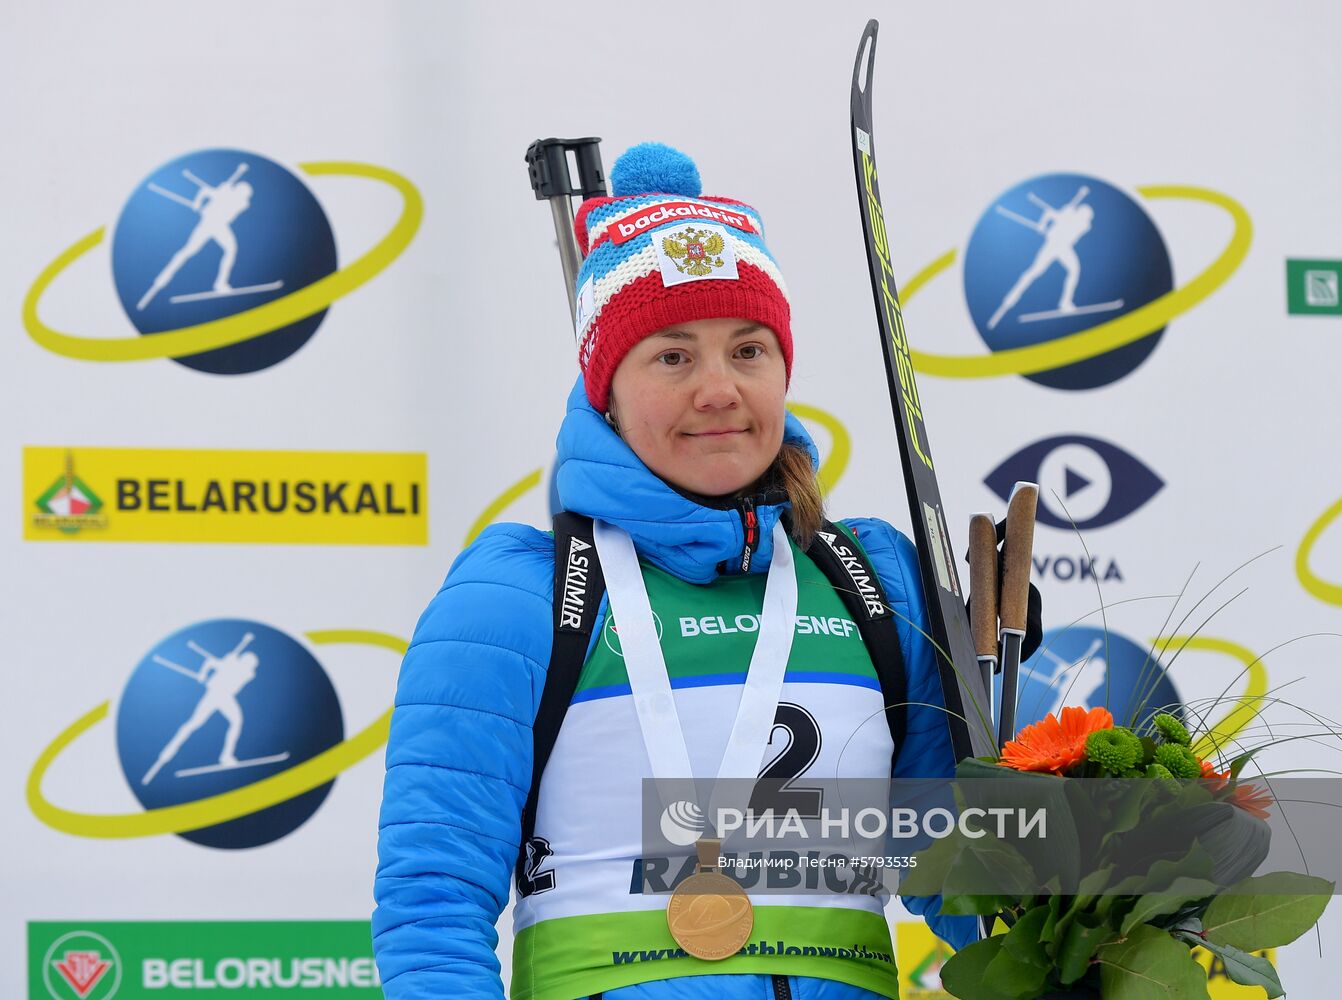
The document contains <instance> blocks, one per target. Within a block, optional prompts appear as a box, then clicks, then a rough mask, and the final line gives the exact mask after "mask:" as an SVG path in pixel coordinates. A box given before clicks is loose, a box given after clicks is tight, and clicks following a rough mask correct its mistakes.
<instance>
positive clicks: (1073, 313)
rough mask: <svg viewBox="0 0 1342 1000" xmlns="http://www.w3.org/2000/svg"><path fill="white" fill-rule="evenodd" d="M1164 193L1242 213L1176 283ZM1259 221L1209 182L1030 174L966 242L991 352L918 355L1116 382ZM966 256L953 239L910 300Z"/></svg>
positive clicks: (975, 302) (967, 372)
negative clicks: (1131, 184)
mask: <svg viewBox="0 0 1342 1000" xmlns="http://www.w3.org/2000/svg"><path fill="white" fill-rule="evenodd" d="M1161 199H1172V200H1179V201H1191V202H1194V203H1201V204H1202V205H1204V206H1213V207H1215V208H1218V209H1220V210H1222V211H1224V212H1226V213H1227V214H1228V215H1229V216H1230V219H1231V222H1232V223H1233V231H1232V233H1231V236H1230V239H1229V241H1228V242H1227V243H1226V245H1225V246H1224V248H1223V249H1222V250H1221V252H1220V253H1219V255H1218V256H1217V257H1216V258H1215V259H1214V260H1212V261H1211V262H1210V263H1208V264H1207V265H1206V266H1205V268H1204V269H1203V270H1202V272H1201V273H1200V274H1198V275H1196V276H1195V277H1194V278H1193V279H1192V280H1190V281H1188V282H1187V283H1186V284H1185V285H1184V286H1183V287H1175V284H1174V269H1173V267H1172V265H1171V263H1170V252H1169V249H1168V247H1167V246H1166V243H1165V240H1164V237H1163V236H1162V235H1161V233H1160V230H1159V229H1158V228H1157V227H1156V223H1155V221H1154V218H1153V217H1152V215H1151V214H1150V212H1149V206H1151V205H1152V204H1153V203H1154V202H1158V201H1159V200H1161ZM1213 224H1215V223H1213ZM1252 230H1253V227H1252V223H1251V222H1250V219H1249V216H1248V213H1247V212H1245V210H1244V208H1243V207H1242V206H1241V205H1239V204H1238V203H1237V202H1236V201H1234V200H1233V199H1231V198H1229V197H1227V196H1226V195H1224V194H1221V193H1219V192H1216V191H1211V190H1208V189H1206V188H1198V187H1191V186H1186V185H1163V184H1162V185H1144V186H1142V187H1138V188H1137V189H1136V190H1135V191H1133V192H1132V193H1128V192H1127V191H1124V190H1122V189H1121V188H1119V187H1118V186H1117V185H1115V184H1112V183H1110V182H1108V181H1106V180H1103V179H1101V178H1099V177H1095V176H1092V175H1087V174H1079V173H1057V174H1044V175H1042V176H1038V177H1032V178H1030V179H1029V180H1026V181H1022V182H1021V183H1019V184H1016V185H1015V186H1013V187H1011V188H1009V189H1008V190H1006V191H1004V192H1003V193H1002V194H1001V195H999V196H998V197H997V198H995V199H993V201H992V203H991V204H990V205H989V206H988V208H987V209H986V210H985V211H984V212H983V214H982V215H981V216H980V218H979V220H978V223H977V224H976V225H975V227H974V230H973V233H972V234H971V235H970V238H969V242H968V244H967V245H966V247H965V250H964V254H963V261H964V271H963V280H964V296H965V304H966V306H967V307H968V310H969V316H970V320H971V321H972V323H973V325H974V328H975V330H977V332H978V335H979V337H980V338H981V339H982V341H983V343H985V344H986V345H987V346H988V348H989V352H990V353H988V354H976V355H967V356H962V357H954V356H946V355H932V354H927V353H924V352H921V351H913V352H912V355H913V363H914V366H915V367H916V368H917V369H918V370H919V371H922V372H927V373H929V374H932V375H941V376H944V377H948V378H990V377H995V376H1000V375H1009V374H1017V375H1023V376H1025V377H1026V378H1028V379H1030V380H1031V381H1033V382H1036V383H1038V384H1040V385H1045V386H1049V387H1050V388H1054V389H1064V390H1084V389H1095V388H1098V387H1100V386H1104V385H1108V384H1110V383H1112V382H1115V381H1117V380H1119V379H1121V378H1123V377H1125V376H1127V375H1129V374H1130V373H1131V372H1132V371H1133V370H1135V369H1136V368H1137V367H1138V366H1139V365H1140V364H1142V363H1143V362H1144V361H1145V360H1146V359H1147V358H1148V357H1149V356H1150V355H1151V353H1152V352H1153V351H1154V350H1155V348H1156V345H1157V344H1158V343H1159V342H1160V339H1161V337H1162V336H1163V334H1164V333H1165V330H1166V328H1167V327H1168V325H1169V324H1170V322H1171V321H1172V320H1174V319H1176V318H1177V317H1179V316H1180V315H1182V314H1183V313H1185V312H1187V311H1188V310H1190V309H1191V308H1192V307H1193V306H1195V305H1197V304H1198V303H1199V302H1201V301H1202V300H1203V299H1205V298H1207V297H1208V296H1209V295H1211V294H1212V292H1214V291H1215V290H1216V289H1217V288H1219V287H1220V286H1221V285H1223V284H1224V283H1225V282H1226V281H1227V280H1229V278H1230V276H1231V275H1232V274H1234V273H1235V271H1236V269H1237V268H1238V267H1239V265H1240V263H1241V262H1242V261H1243V260H1244V257H1245V255H1246V254H1247V253H1248V249H1249V243H1250V239H1251V235H1252ZM957 256H959V254H958V252H957V251H956V250H951V251H949V252H948V253H945V254H942V255H941V256H940V257H938V258H937V259H936V260H934V261H933V262H932V263H930V264H928V265H927V266H926V267H924V268H923V269H922V270H921V271H919V272H918V273H917V274H915V275H914V277H913V278H911V279H910V280H909V281H908V282H907V283H906V284H905V286H904V301H905V305H906V306H907V305H908V304H909V303H910V302H912V300H913V299H914V297H915V295H916V294H918V293H919V290H920V289H921V288H922V287H923V286H924V285H926V284H928V283H929V282H930V281H931V280H932V279H933V278H934V277H936V276H937V275H939V274H941V273H942V272H943V271H946V270H948V269H949V268H950V267H951V265H952V264H954V263H955V260H956V258H957Z"/></svg>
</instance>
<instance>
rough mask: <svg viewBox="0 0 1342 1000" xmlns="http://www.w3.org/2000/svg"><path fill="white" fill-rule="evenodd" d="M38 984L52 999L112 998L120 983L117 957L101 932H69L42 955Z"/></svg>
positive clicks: (109, 999) (83, 999) (96, 999)
mask: <svg viewBox="0 0 1342 1000" xmlns="http://www.w3.org/2000/svg"><path fill="white" fill-rule="evenodd" d="M42 985H44V986H45V987H46V989H47V994H48V995H49V996H50V997H52V1000H112V998H113V997H114V996H115V995H116V992H117V989H118V987H120V986H121V958H120V956H119V955H117V952H116V949H115V948H113V947H112V944H111V942H109V941H108V940H107V939H106V938H105V937H103V936H102V935H101V934H94V933H93V932H92V931H71V932H70V933H69V934H63V935H61V936H60V937H59V938H57V939H56V940H55V941H53V942H52V943H51V947H50V948H48V949H47V953H46V954H45V955H44V956H42ZM35 988H36V984H34V989H35Z"/></svg>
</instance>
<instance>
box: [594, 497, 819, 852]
mask: <svg viewBox="0 0 1342 1000" xmlns="http://www.w3.org/2000/svg"><path fill="white" fill-rule="evenodd" d="M593 535H594V538H595V541H596V548H597V554H598V555H599V556H600V559H601V569H602V572H603V573H604V574H605V577H606V591H607V593H608V594H609V595H610V605H611V611H612V613H613V614H614V616H615V620H616V622H617V623H618V625H619V636H620V649H621V650H622V651H623V652H624V664H625V669H626V670H627V671H628V674H629V688H630V691H631V692H632V694H633V698H634V709H635V711H636V712H637V713H638V725H639V729H640V730H641V731H642V734H643V744H644V746H645V747H646V748H647V751H648V760H649V762H650V763H651V765H652V775H653V777H654V778H656V779H658V780H659V781H660V780H664V779H677V778H679V779H689V778H693V777H694V771H693V770H692V769H691V767H690V754H689V749H688V748H687V747H686V744H685V730H684V729H683V728H682V727H681V724H680V716H679V714H678V713H677V712H676V702H675V699H674V697H673V696H672V693H671V679H670V677H669V676H668V675H667V672H666V659H665V658H664V657H663V656H662V646H661V643H660V642H659V641H658V639H657V628H656V624H655V623H654V621H653V617H652V605H651V603H650V602H649V600H648V590H647V587H646V586H645V585H644V582H643V571H642V569H641V568H640V567H639V564H638V554H637V552H635V550H634V543H633V541H632V540H631V539H630V537H629V535H628V534H627V533H626V532H625V531H624V530H623V529H622V528H618V527H616V526H614V525H611V524H607V523H606V522H604V521H600V520H598V521H596V522H595V523H594V525H593ZM773 544H774V550H773V561H772V562H771V563H770V566H769V575H768V578H767V580H766V581H765V585H764V607H763V609H762V611H761V613H760V629H759V633H758V635H757V636H756V639H755V650H754V652H753V653H752V654H751V657H750V667H749V671H748V673H747V674H746V683H745V686H744V687H743V688H742V690H741V703H740V705H739V707H738V708H737V711H736V721H735V722H734V723H733V724H732V732H731V736H730V737H729V738H728V740H727V749H726V751H725V752H724V753H723V756H722V764H721V765H720V766H719V768H718V776H717V782H716V783H715V784H714V786H713V796H712V801H711V803H710V805H709V813H708V816H707V817H706V819H707V821H708V824H709V830H708V831H707V835H709V836H712V835H714V832H715V827H714V826H713V820H714V819H715V818H716V817H717V816H718V815H719V810H720V809H721V808H725V807H726V806H727V805H728V804H731V805H732V806H734V807H737V808H739V809H740V810H741V811H743V812H744V809H745V806H746V805H747V804H748V802H749V791H748V790H747V791H746V792H745V794H744V796H742V794H740V793H738V794H736V795H734V796H731V800H732V801H730V803H729V802H727V801H724V800H725V799H726V798H727V796H726V794H725V792H723V784H722V782H723V779H754V778H757V777H758V776H759V768H760V762H761V761H762V760H763V758H764V749H765V747H766V746H767V745H768V742H769V734H770V733H771V732H772V731H773V725H774V718H775V716H776V715H777V712H778V700H779V697H780V696H781V694H782V691H783V675H784V673H786V671H787V662H788V657H789V656H790V655H791V653H792V638H793V635H794V634H795V632H796V622H797V573H796V566H795V565H794V562H793V557H792V546H791V545H789V544H788V537H787V532H786V531H785V530H784V529H783V526H782V524H781V523H778V524H775V525H774V530H773ZM750 787H751V788H753V783H752V785H751V786H750ZM743 797H744V799H745V801H739V800H740V799H742V798H743Z"/></svg>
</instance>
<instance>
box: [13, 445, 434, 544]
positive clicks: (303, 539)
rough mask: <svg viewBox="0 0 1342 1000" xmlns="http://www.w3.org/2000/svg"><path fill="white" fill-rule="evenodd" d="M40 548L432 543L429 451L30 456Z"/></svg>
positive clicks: (39, 452)
mask: <svg viewBox="0 0 1342 1000" xmlns="http://www.w3.org/2000/svg"><path fill="white" fill-rule="evenodd" d="M23 491H24V506H25V508H27V510H28V513H27V514H26V515H25V517H24V524H23V537H24V538H25V539H27V540H28V541H71V540H74V541H102V542H233V543H249V542H262V543H264V542H281V543H309V544H325V545H342V544H343V545H351V544H352V545H426V544H428V540H429V528H428V461H427V458H426V457H425V456H424V454H422V453H417V452H326V451H214V450H210V451H205V450H200V451H197V450H187V449H166V448H48V447H30V448H24V449H23Z"/></svg>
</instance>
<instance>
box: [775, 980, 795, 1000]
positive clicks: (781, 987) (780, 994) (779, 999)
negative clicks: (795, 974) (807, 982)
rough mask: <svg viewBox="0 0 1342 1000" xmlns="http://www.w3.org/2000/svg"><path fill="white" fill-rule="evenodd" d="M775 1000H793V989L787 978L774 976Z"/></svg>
mask: <svg viewBox="0 0 1342 1000" xmlns="http://www.w3.org/2000/svg"><path fill="white" fill-rule="evenodd" d="M773 980H774V1000H792V987H791V986H790V985H788V981H787V976H774V977H773Z"/></svg>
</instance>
